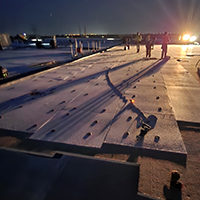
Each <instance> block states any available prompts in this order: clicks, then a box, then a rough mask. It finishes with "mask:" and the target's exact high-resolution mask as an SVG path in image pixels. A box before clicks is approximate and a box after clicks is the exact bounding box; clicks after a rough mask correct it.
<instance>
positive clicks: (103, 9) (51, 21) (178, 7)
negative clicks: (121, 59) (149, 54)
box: [0, 0, 200, 35]
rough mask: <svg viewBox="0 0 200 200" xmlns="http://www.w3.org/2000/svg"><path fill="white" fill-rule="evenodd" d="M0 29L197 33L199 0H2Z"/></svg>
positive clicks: (46, 32) (13, 32) (12, 31)
mask: <svg viewBox="0 0 200 200" xmlns="http://www.w3.org/2000/svg"><path fill="white" fill-rule="evenodd" d="M0 5H1V6H0V7H1V12H0V18H1V25H0V33H9V34H10V35H16V34H17V33H21V32H26V33H29V34H31V33H35V32H36V33H37V34H41V35H53V34H65V33H79V27H80V29H81V33H83V32H84V26H85V27H86V30H87V33H108V34H112V33H113V34H126V33H127V34H129V33H135V32H138V31H139V32H141V33H158V32H164V31H168V32H182V31H188V30H190V31H191V32H192V33H195V34H199V33H200V14H199V12H200V0H101V1H97V0H1V4H0Z"/></svg>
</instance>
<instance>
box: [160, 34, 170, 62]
mask: <svg viewBox="0 0 200 200" xmlns="http://www.w3.org/2000/svg"><path fill="white" fill-rule="evenodd" d="M168 42H169V36H168V35H167V32H165V33H164V35H163V37H162V47H161V49H162V55H161V59H163V58H166V56H167V44H168Z"/></svg>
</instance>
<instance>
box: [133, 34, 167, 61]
mask: <svg viewBox="0 0 200 200" xmlns="http://www.w3.org/2000/svg"><path fill="white" fill-rule="evenodd" d="M135 41H136V47H137V53H139V51H140V44H141V41H142V35H141V34H140V33H139V32H138V33H137V34H136V37H135ZM155 41H156V38H151V36H150V35H148V36H147V38H146V41H145V43H146V57H151V50H152V49H153V48H154V43H155ZM168 42H169V36H168V34H167V32H165V33H164V35H163V37H162V46H161V49H162V53H161V59H163V58H166V56H167V44H168Z"/></svg>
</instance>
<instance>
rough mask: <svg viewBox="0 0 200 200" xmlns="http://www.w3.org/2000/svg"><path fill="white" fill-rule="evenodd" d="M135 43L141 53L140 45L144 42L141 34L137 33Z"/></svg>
mask: <svg viewBox="0 0 200 200" xmlns="http://www.w3.org/2000/svg"><path fill="white" fill-rule="evenodd" d="M135 41H136V46H137V53H139V51H140V44H141V41H142V36H141V35H140V33H139V32H137V35H136V37H135Z"/></svg>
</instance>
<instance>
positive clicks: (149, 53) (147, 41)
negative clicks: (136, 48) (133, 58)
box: [146, 35, 154, 58]
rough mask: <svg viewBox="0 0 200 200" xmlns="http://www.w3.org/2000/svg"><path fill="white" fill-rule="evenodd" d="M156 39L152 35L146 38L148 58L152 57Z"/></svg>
mask: <svg viewBox="0 0 200 200" xmlns="http://www.w3.org/2000/svg"><path fill="white" fill-rule="evenodd" d="M153 45H154V41H153V40H152V39H151V38H150V35H148V36H147V39H146V58H147V57H149V58H150V57H151V50H152V49H153Z"/></svg>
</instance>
